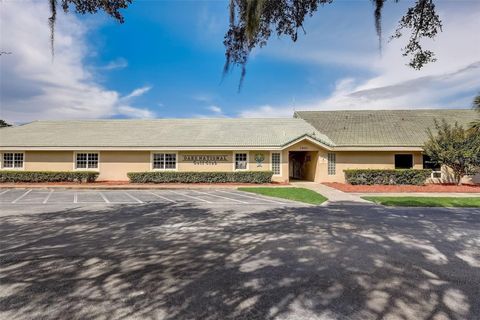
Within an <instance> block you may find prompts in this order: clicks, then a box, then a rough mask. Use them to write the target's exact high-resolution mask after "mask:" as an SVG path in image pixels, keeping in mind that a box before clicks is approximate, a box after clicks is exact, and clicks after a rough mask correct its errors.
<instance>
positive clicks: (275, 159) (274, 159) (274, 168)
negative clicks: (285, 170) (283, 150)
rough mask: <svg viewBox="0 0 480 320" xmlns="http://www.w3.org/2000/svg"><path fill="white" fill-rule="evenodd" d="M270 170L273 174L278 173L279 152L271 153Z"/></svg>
mask: <svg viewBox="0 0 480 320" xmlns="http://www.w3.org/2000/svg"><path fill="white" fill-rule="evenodd" d="M272 171H273V174H274V175H279V174H280V152H273V153H272Z"/></svg>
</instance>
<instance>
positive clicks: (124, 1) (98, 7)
mask: <svg viewBox="0 0 480 320" xmlns="http://www.w3.org/2000/svg"><path fill="white" fill-rule="evenodd" d="M132 1H133V0H61V5H62V9H63V11H64V12H68V11H69V9H70V7H72V8H73V10H74V12H76V13H79V14H86V13H96V12H98V11H104V12H105V13H106V14H108V15H110V16H112V17H113V18H114V19H115V20H117V21H118V22H120V23H123V22H124V19H123V16H122V14H121V13H120V10H121V9H126V8H127V7H128V6H129V5H130V4H131V3H132ZM48 3H49V6H50V17H49V18H48V25H49V27H50V48H51V52H52V59H53V57H54V55H55V50H54V48H55V23H56V21H57V0H48Z"/></svg>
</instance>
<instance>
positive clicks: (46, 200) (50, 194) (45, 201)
mask: <svg viewBox="0 0 480 320" xmlns="http://www.w3.org/2000/svg"><path fill="white" fill-rule="evenodd" d="M52 193H53V189H52V190H50V192H49V193H48V194H47V196H46V197H45V200H43V202H42V203H43V204H46V203H47V202H48V199H50V197H51V196H52Z"/></svg>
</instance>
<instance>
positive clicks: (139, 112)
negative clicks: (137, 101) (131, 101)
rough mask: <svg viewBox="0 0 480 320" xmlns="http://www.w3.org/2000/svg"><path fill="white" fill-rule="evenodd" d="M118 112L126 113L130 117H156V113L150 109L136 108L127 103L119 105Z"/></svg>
mask: <svg viewBox="0 0 480 320" xmlns="http://www.w3.org/2000/svg"><path fill="white" fill-rule="evenodd" d="M118 113H119V114H122V115H125V116H127V117H129V118H139V119H145V118H155V113H153V112H152V111H151V110H149V109H141V108H134V107H130V106H127V105H121V106H119V107H118Z"/></svg>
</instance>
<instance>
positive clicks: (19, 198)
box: [12, 189, 33, 203]
mask: <svg viewBox="0 0 480 320" xmlns="http://www.w3.org/2000/svg"><path fill="white" fill-rule="evenodd" d="M32 190H33V189H30V190H28V191H27V192H25V193H24V194H22V195H21V196H20V197H18V198H17V199H15V200H13V201H12V203H17V201H19V200H22V199H23V197H25V196H26V195H27V194H29V193H30V192H32Z"/></svg>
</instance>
